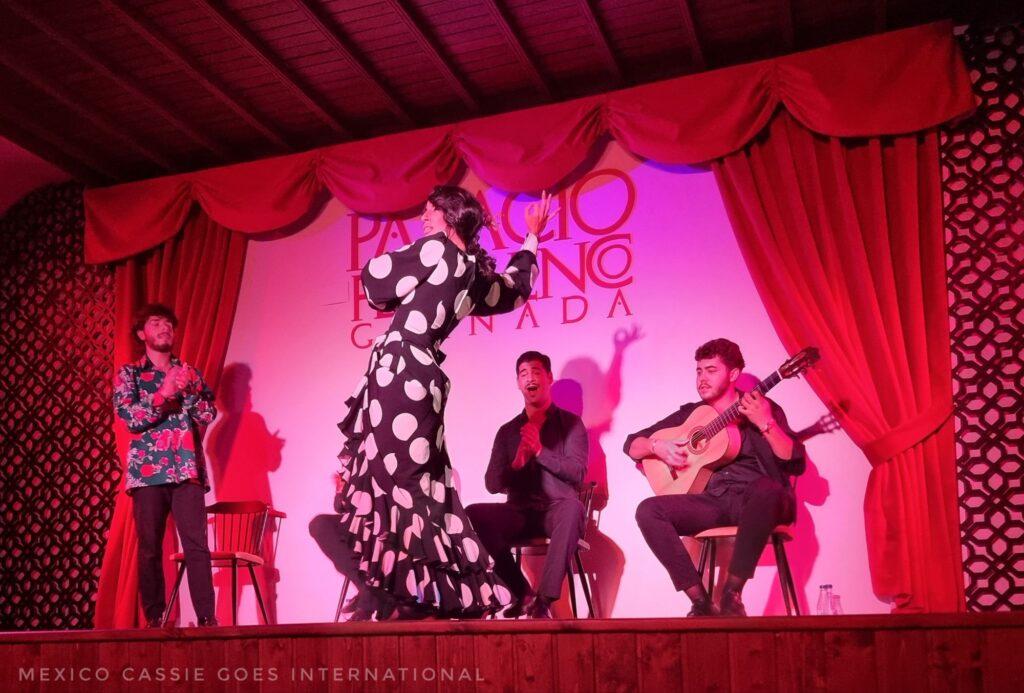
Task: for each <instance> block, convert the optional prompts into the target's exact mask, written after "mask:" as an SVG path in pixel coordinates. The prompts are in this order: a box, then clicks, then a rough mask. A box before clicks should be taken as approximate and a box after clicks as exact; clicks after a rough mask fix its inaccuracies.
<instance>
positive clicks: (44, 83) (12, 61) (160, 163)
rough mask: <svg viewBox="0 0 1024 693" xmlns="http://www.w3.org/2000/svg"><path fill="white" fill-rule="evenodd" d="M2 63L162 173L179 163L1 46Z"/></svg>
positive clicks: (0, 62)
mask: <svg viewBox="0 0 1024 693" xmlns="http://www.w3.org/2000/svg"><path fill="white" fill-rule="evenodd" d="M0 65H3V66H4V67H6V68H7V69H8V70H10V71H11V73H12V74H15V75H17V76H18V77H20V78H21V79H22V80H23V81H24V82H26V83H27V84H28V85H29V86H31V87H32V88H33V89H36V90H37V91H41V92H42V93H44V94H46V95H47V96H48V97H50V98H51V99H53V100H54V101H56V102H57V103H60V104H61V105H63V106H65V107H66V108H67V109H68V110H70V111H71V112H72V113H73V114H74V116H75V117H76V118H81V119H83V120H86V121H88V122H89V123H91V124H92V125H93V126H94V127H95V128H96V129H98V130H101V131H102V132H104V133H106V134H107V135H108V136H110V137H113V138H115V139H117V140H119V141H120V142H121V143H122V144H123V145H124V146H125V147H126V148H127V149H130V150H131V151H133V152H134V153H135V154H137V155H139V156H141V157H142V158H143V159H146V160H147V161H149V162H150V163H152V164H155V165H156V166H157V167H159V168H160V169H161V172H162V173H167V172H170V171H173V170H174V169H175V168H177V166H176V164H175V163H174V162H172V161H171V160H170V159H168V158H167V157H166V156H164V155H163V154H161V153H159V152H157V151H156V150H154V149H151V148H150V147H147V146H146V145H145V144H143V143H142V142H140V141H139V140H138V139H136V138H135V137H132V136H131V135H129V134H128V133H127V132H125V129H124V128H123V127H121V126H119V125H118V124H117V123H115V122H114V121H112V120H110V119H109V118H107V117H106V116H105V115H103V114H101V113H100V112H98V111H96V110H94V109H93V107H92V105H91V104H86V103H84V102H82V101H81V100H79V99H78V98H76V97H74V96H72V95H71V94H69V93H68V92H67V91H66V90H64V89H62V88H60V87H58V86H56V85H54V84H53V80H50V79H47V78H46V77H44V76H43V75H41V74H40V73H38V72H36V71H35V70H33V69H32V68H30V67H27V66H26V65H23V64H21V63H20V62H19V61H18V59H17V58H15V57H14V56H13V55H11V54H10V53H8V52H7V51H5V50H4V49H3V48H2V47H0Z"/></svg>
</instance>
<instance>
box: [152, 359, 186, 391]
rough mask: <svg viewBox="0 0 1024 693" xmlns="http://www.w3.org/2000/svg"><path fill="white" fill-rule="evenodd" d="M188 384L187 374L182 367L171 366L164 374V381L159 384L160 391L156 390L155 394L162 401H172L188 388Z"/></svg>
mask: <svg viewBox="0 0 1024 693" xmlns="http://www.w3.org/2000/svg"><path fill="white" fill-rule="evenodd" d="M188 382H189V377H188V372H187V371H186V370H185V369H184V368H183V367H181V366H171V367H170V368H169V369H168V370H167V372H166V373H164V380H163V382H162V383H160V389H159V390H157V394H159V395H160V396H161V397H163V398H164V399H173V398H174V397H177V396H178V394H179V393H180V392H181V391H182V390H184V389H185V388H186V387H187V386H188Z"/></svg>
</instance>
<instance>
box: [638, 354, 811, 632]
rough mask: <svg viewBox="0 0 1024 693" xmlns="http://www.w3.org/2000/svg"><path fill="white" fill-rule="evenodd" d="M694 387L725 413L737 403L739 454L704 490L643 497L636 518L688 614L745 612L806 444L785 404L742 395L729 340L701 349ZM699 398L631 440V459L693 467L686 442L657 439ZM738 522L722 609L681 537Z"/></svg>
mask: <svg viewBox="0 0 1024 693" xmlns="http://www.w3.org/2000/svg"><path fill="white" fill-rule="evenodd" d="M694 358H695V359H696V360H697V393H698V394H699V395H700V399H701V401H702V402H703V403H704V404H708V405H710V406H712V407H713V408H714V409H715V410H717V411H719V412H721V411H723V410H725V409H727V408H728V407H729V406H731V405H732V404H734V403H735V402H737V401H739V412H740V414H742V417H741V419H740V424H739V430H740V436H741V440H742V444H741V446H740V450H739V454H738V455H737V457H736V459H735V460H734V461H733V462H732V463H731V464H728V465H726V466H725V467H723V468H721V469H719V470H718V471H716V472H715V473H714V474H712V476H711V479H710V481H709V482H708V485H707V488H706V489H705V490H704V491H703V492H701V493H695V494H669V495H662V496H654V497H651V498H648V499H646V500H644V501H643V502H641V503H640V505H639V506H638V507H637V509H636V521H637V524H638V525H639V526H640V531H641V532H642V533H643V535H644V539H646V540H647V544H648V545H649V546H650V547H651V550H652V551H653V552H654V555H655V556H657V557H658V560H660V561H661V563H662V565H664V566H665V569H666V570H668V573H669V576H670V577H671V578H672V583H673V584H674V585H675V588H676V590H681V591H683V592H685V593H686V596H688V597H689V598H690V601H691V602H692V603H693V608H692V609H691V610H690V613H689V614H688V615H689V616H714V615H719V614H721V615H723V616H746V611H745V609H744V608H743V602H742V601H741V600H740V594H741V592H742V590H743V585H744V584H745V583H746V581H747V580H749V579H750V578H751V577H753V575H754V567H755V566H756V565H757V561H758V558H759V557H760V556H761V552H762V551H763V550H764V546H765V544H766V543H767V541H768V537H769V536H770V535H771V532H772V530H773V529H774V528H775V526H776V525H779V524H785V523H789V522H792V521H793V519H794V516H795V511H796V500H795V497H794V495H793V490H792V488H791V487H790V485H789V480H788V478H787V477H788V476H790V475H794V476H795V475H799V474H802V473H803V471H804V466H805V461H804V447H803V444H802V443H800V442H798V441H797V440H796V439H795V437H794V436H793V434H792V431H791V430H790V429H789V426H788V425H787V424H786V417H785V415H784V414H783V413H782V409H781V408H780V407H779V406H778V405H777V404H775V403H774V402H772V401H771V400H769V399H767V398H765V397H764V396H763V395H760V394H758V393H757V392H749V393H742V392H740V391H739V390H737V389H736V379H737V378H739V376H740V373H741V372H742V370H743V367H744V365H745V364H744V362H743V355H742V354H741V353H740V348H739V347H738V346H737V345H736V344H735V343H733V342H731V341H729V340H728V339H713V340H711V341H710V342H707V343H706V344H703V345H702V346H701V347H700V348H698V349H697V353H696V354H695V356H694ZM699 404H700V403H692V404H684V405H683V406H681V407H680V408H679V409H678V411H675V412H673V413H672V414H670V415H668V416H667V417H665V418H664V419H662V420H661V421H659V422H658V423H656V424H654V425H653V426H649V427H648V428H645V429H643V430H642V431H637V432H636V433H634V434H632V435H630V436H629V437H627V438H626V443H625V445H624V446H623V449H624V450H625V452H626V454H627V455H629V456H630V457H631V458H633V459H634V460H637V461H640V460H642V459H644V458H647V457H651V456H656V457H658V458H659V459H661V460H662V461H663V462H665V464H667V465H669V466H671V467H674V468H677V469H684V468H685V467H686V466H687V465H688V461H687V453H686V446H685V443H684V442H682V441H675V440H655V439H652V438H651V437H650V436H651V435H652V434H653V433H654V432H655V431H658V430H660V429H663V428H668V427H674V426H679V425H680V424H682V423H683V422H685V421H686V419H687V417H688V416H689V415H690V413H691V412H692V411H693V410H694V409H695V408H696V407H697V406H699ZM727 525H736V526H737V527H738V528H739V529H738V532H737V535H736V546H735V549H734V550H733V555H732V561H731V563H730V565H729V574H728V577H727V578H726V581H725V586H724V589H723V591H722V598H721V600H720V603H719V607H718V608H715V606H714V604H713V603H712V601H711V597H710V595H708V593H707V590H706V589H705V588H704V585H703V584H702V583H701V580H700V577H699V575H698V573H697V569H696V567H695V566H694V565H693V561H692V560H691V559H690V556H689V554H687V552H686V550H685V549H684V547H683V543H682V542H681V541H680V540H679V537H680V536H692V535H694V534H697V533H699V532H702V531H704V530H706V529H710V528H712V527H722V526H727Z"/></svg>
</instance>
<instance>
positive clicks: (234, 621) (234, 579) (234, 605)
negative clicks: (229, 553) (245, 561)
mask: <svg viewBox="0 0 1024 693" xmlns="http://www.w3.org/2000/svg"><path fill="white" fill-rule="evenodd" d="M231 625H233V626H237V625H238V561H237V560H236V559H234V558H232V559H231Z"/></svg>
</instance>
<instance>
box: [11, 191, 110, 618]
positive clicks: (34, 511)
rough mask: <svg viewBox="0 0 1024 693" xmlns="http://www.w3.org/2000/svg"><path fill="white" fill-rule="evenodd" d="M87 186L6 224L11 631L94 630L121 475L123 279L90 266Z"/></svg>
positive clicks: (23, 207) (33, 206)
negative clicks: (118, 382)
mask: <svg viewBox="0 0 1024 693" xmlns="http://www.w3.org/2000/svg"><path fill="white" fill-rule="evenodd" d="M83 224H84V222H83V214H82V189H81V187H79V186H77V185H75V184H63V185H57V186H50V187H47V188H43V189H42V190H39V191H37V192H35V193H33V194H31V195H29V196H28V197H26V198H25V199H24V200H23V201H21V202H20V203H18V205H16V206H15V207H13V208H12V209H10V210H9V211H8V213H7V214H6V215H5V216H4V218H3V219H2V220H0V267H3V273H2V275H0V630H12V629H18V630H26V629H49V628H55V629H63V628H88V627H90V626H91V625H92V613H93V597H94V594H95V591H96V584H97V580H98V576H99V569H100V559H101V557H102V555H103V545H104V537H105V535H106V532H107V529H108V528H109V526H110V518H111V514H112V511H113V498H114V491H115V488H116V485H117V482H118V479H119V475H120V466H119V465H118V464H117V459H116V453H115V450H114V438H113V433H112V430H111V423H112V413H111V405H110V396H111V367H110V361H111V358H112V356H111V354H112V352H113V343H114V309H113V296H114V294H113V289H114V278H113V272H112V271H111V270H110V268H108V267H96V266H89V265H86V264H84V262H83V259H82V239H83Z"/></svg>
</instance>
